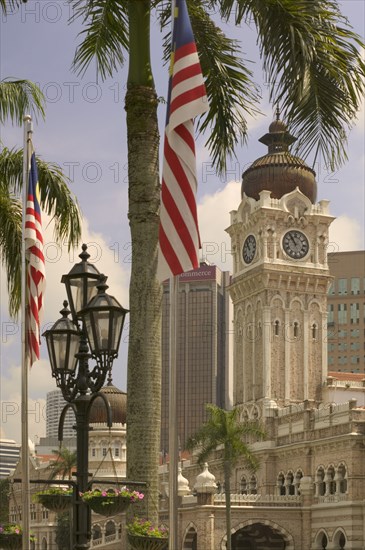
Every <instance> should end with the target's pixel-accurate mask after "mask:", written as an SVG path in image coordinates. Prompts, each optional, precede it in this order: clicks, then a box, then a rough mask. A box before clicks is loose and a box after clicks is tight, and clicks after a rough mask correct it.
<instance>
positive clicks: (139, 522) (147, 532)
mask: <svg viewBox="0 0 365 550" xmlns="http://www.w3.org/2000/svg"><path fill="white" fill-rule="evenodd" d="M126 529H127V533H128V535H138V536H140V537H157V538H161V539H164V538H167V537H168V533H169V531H168V529H167V528H166V527H163V526H162V527H157V526H155V525H153V524H152V522H151V521H149V520H147V519H140V518H137V517H135V518H134V519H133V521H131V522H130V523H127V525H126Z"/></svg>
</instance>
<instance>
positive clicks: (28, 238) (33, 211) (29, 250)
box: [24, 152, 45, 365]
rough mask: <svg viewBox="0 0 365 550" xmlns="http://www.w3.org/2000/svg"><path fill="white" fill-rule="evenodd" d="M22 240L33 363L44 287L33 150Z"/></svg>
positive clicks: (40, 227) (36, 354) (29, 354)
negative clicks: (25, 264) (25, 263)
mask: <svg viewBox="0 0 365 550" xmlns="http://www.w3.org/2000/svg"><path fill="white" fill-rule="evenodd" d="M24 240H25V255H26V260H27V273H26V287H27V311H26V321H25V322H26V335H27V346H26V347H27V355H28V357H29V361H30V365H32V364H33V363H34V362H35V361H36V360H37V359H39V343H40V323H41V316H42V313H43V294H44V290H45V265H44V256H43V235H42V220H41V209H40V206H39V184H38V170H37V164H36V160H35V154H34V152H32V155H31V159H30V169H29V185H28V193H27V205H26V214H25V234H24Z"/></svg>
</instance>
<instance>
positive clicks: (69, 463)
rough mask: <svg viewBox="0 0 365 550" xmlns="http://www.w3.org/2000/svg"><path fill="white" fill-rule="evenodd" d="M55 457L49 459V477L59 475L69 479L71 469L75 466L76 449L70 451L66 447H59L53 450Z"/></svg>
mask: <svg viewBox="0 0 365 550" xmlns="http://www.w3.org/2000/svg"><path fill="white" fill-rule="evenodd" d="M52 453H54V454H55V455H56V456H57V458H56V460H51V462H50V463H49V467H50V468H51V475H50V479H54V478H55V477H57V476H58V475H61V477H62V479H66V477H67V479H71V477H72V470H73V469H74V468H75V467H76V461H77V454H76V451H70V450H69V449H67V447H60V449H58V450H53V451H52Z"/></svg>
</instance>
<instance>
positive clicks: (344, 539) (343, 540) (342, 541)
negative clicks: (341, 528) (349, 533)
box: [338, 533, 346, 549]
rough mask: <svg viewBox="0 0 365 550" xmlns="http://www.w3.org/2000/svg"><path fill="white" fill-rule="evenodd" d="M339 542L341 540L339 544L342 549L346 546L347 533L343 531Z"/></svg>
mask: <svg viewBox="0 0 365 550" xmlns="http://www.w3.org/2000/svg"><path fill="white" fill-rule="evenodd" d="M338 542H339V545H340V549H342V548H345V544H346V538H345V535H344V534H343V533H341V535H340V540H339V541H338Z"/></svg>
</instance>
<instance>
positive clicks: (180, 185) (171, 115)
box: [157, 0, 208, 281]
mask: <svg viewBox="0 0 365 550" xmlns="http://www.w3.org/2000/svg"><path fill="white" fill-rule="evenodd" d="M207 110H208V100H207V95H206V91H205V86H204V80H203V74H202V71H201V67H200V63H199V57H198V53H197V50H196V45H195V41H194V36H193V32H192V29H191V23H190V20H189V14H188V11H187V7H186V3H185V0H177V1H176V8H175V19H174V28H173V35H172V58H171V68H170V82H169V92H168V102H167V120H166V129H165V143H164V162H163V169H162V190H161V210H160V228H159V244H160V248H159V257H158V268H157V277H158V279H159V280H160V281H164V280H165V279H168V278H170V277H173V276H174V275H179V274H180V273H184V272H185V271H189V270H190V269H194V268H196V267H199V248H200V239H199V228H198V219H197V208H196V190H197V178H196V160H195V140H194V124H193V119H194V117H196V116H197V115H201V114H203V113H204V112H206V111H207Z"/></svg>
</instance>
